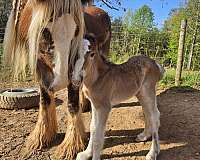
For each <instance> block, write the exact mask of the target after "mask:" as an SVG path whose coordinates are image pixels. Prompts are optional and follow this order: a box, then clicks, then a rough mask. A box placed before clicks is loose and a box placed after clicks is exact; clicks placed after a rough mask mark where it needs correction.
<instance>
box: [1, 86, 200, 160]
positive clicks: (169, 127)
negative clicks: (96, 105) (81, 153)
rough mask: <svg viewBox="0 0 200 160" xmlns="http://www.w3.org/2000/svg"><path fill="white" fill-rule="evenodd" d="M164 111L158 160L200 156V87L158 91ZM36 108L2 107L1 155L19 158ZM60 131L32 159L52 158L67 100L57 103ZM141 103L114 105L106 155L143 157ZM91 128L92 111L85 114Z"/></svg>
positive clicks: (122, 159)
mask: <svg viewBox="0 0 200 160" xmlns="http://www.w3.org/2000/svg"><path fill="white" fill-rule="evenodd" d="M158 105H159V110H160V112H161V128H160V140H161V154H160V156H159V160H200V127H199V125H200V91H199V90H195V89H192V88H170V89H168V90H165V91H163V92H161V93H160V94H159V95H158ZM37 111H38V110H37V109H31V110H19V111H7V110H0V159H2V160H12V159H13V160H16V159H21V158H20V150H21V148H23V144H24V141H25V138H26V137H27V136H28V135H29V133H30V132H31V131H32V130H33V128H34V126H35V123H36V121H37V114H38V112H37ZM57 113H58V121H59V133H58V135H57V137H56V140H55V141H54V145H53V146H51V147H50V148H49V149H45V150H43V151H38V152H36V153H35V154H34V155H32V156H31V158H30V159H31V160H36V159H39V160H49V159H51V158H52V155H53V153H54V151H55V148H56V146H57V145H58V144H59V143H61V141H62V139H63V138H64V131H65V130H66V127H67V126H66V125H65V119H66V114H65V113H66V104H65V103H63V104H62V105H59V106H58V107H57ZM142 115H143V114H142V109H141V106H140V105H139V104H138V103H137V101H135V102H132V103H129V104H123V105H120V106H118V107H116V108H113V110H112V113H111V115H110V117H109V121H108V123H107V131H106V141H105V147H104V148H105V149H104V151H103V155H102V158H103V159H114V160H144V159H145V155H146V154H147V152H148V150H149V148H150V144H151V143H150V141H148V142H146V143H136V142H135V137H136V135H137V134H138V133H139V132H141V131H142V128H143V126H144V123H143V116H142ZM83 117H84V121H85V124H86V126H87V127H86V128H87V131H88V126H89V121H90V114H89V113H84V114H83Z"/></svg>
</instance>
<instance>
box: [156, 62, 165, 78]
mask: <svg viewBox="0 0 200 160" xmlns="http://www.w3.org/2000/svg"><path fill="white" fill-rule="evenodd" d="M156 65H157V66H158V68H159V72H160V76H159V80H161V79H162V78H163V76H164V73H165V69H164V67H163V66H162V65H161V64H159V63H157V62H156Z"/></svg>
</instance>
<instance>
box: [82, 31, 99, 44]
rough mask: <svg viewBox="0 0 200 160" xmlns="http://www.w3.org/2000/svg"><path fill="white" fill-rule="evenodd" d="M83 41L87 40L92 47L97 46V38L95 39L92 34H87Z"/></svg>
mask: <svg viewBox="0 0 200 160" xmlns="http://www.w3.org/2000/svg"><path fill="white" fill-rule="evenodd" d="M84 39H87V40H88V41H89V42H90V43H91V45H92V46H98V42H97V38H96V37H95V35H94V34H92V33H87V34H85V36H84Z"/></svg>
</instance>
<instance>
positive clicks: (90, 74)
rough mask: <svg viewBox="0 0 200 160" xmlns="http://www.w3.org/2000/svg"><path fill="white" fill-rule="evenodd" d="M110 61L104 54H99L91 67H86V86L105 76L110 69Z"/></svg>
mask: <svg viewBox="0 0 200 160" xmlns="http://www.w3.org/2000/svg"><path fill="white" fill-rule="evenodd" d="M109 68H110V66H109V62H108V61H107V60H106V59H104V58H103V57H102V56H98V57H97V59H96V61H95V63H94V64H93V65H92V67H91V68H90V69H86V77H85V78H84V79H83V81H84V84H85V85H86V86H88V87H89V86H92V85H93V84H94V83H95V82H96V81H97V80H99V78H103V77H104V75H105V74H106V73H107V72H108V71H109Z"/></svg>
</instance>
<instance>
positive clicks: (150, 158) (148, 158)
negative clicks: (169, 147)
mask: <svg viewBox="0 0 200 160" xmlns="http://www.w3.org/2000/svg"><path fill="white" fill-rule="evenodd" d="M156 159H157V155H156V154H147V155H146V160H156Z"/></svg>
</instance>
